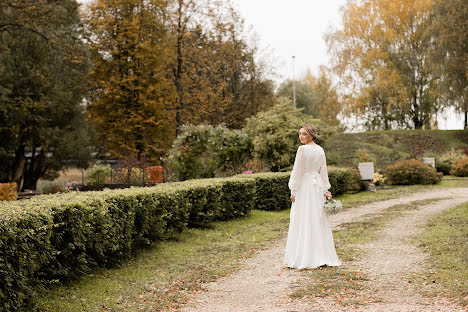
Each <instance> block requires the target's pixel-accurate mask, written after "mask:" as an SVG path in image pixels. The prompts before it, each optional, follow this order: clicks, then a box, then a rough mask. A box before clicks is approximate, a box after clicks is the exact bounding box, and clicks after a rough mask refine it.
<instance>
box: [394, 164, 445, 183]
mask: <svg viewBox="0 0 468 312" xmlns="http://www.w3.org/2000/svg"><path fill="white" fill-rule="evenodd" d="M385 176H386V177H387V181H388V184H393V185H412V184H437V183H439V182H440V181H441V180H442V173H441V172H436V170H435V169H434V168H432V167H431V166H430V165H428V164H426V163H423V162H422V161H419V160H416V159H409V160H403V161H400V162H398V163H396V164H394V165H391V166H388V167H387V169H386V171H385Z"/></svg>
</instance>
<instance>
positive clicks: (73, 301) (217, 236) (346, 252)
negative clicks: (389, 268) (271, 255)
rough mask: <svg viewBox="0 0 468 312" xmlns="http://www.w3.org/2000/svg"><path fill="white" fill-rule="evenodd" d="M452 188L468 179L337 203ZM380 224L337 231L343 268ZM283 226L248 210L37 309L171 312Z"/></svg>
mask: <svg viewBox="0 0 468 312" xmlns="http://www.w3.org/2000/svg"><path fill="white" fill-rule="evenodd" d="M455 186H459V187H468V179H467V180H457V181H445V180H444V181H443V182H442V183H441V185H440V186H407V187H395V188H390V189H385V190H381V191H379V192H377V193H367V192H366V193H358V194H349V195H344V196H341V197H337V198H338V199H340V200H341V201H342V203H343V205H344V206H345V207H352V206H356V205H360V204H363V203H368V202H371V201H376V200H385V199H388V198H395V197H399V196H401V195H402V194H408V193H412V192H417V191H421V190H424V189H427V188H438V187H455ZM350 209H351V208H350ZM394 209H396V210H401V209H409V208H408V207H406V206H405V207H403V208H402V207H400V208H398V207H397V208H394ZM389 213H390V212H389ZM395 213H396V212H395ZM388 216H389V215H387V216H386V217H388ZM386 217H385V216H376V218H377V219H375V220H372V219H368V220H366V221H365V223H359V222H361V221H359V222H356V223H353V224H348V225H343V227H342V229H345V231H343V232H342V231H337V232H336V238H335V239H336V241H337V244H338V250H341V251H340V254H339V256H340V257H344V259H345V260H346V259H347V258H346V257H355V256H358V255H357V254H356V253H353V252H351V250H352V248H351V247H349V246H351V245H352V244H354V243H356V241H355V239H357V238H358V237H364V236H365V235H362V231H367V229H368V228H372V229H373V231H375V230H376V229H378V228H379V227H380V226H382V224H384V223H382V222H385V218H386ZM379 218H380V219H379ZM288 223H289V210H284V211H280V212H266V211H259V210H254V211H252V212H251V213H250V214H249V215H248V216H246V217H244V218H242V219H237V220H232V221H228V222H217V223H214V224H212V226H211V227H209V228H205V229H188V230H186V231H184V232H183V233H182V234H181V235H180V236H179V237H178V239H177V240H174V241H163V242H157V243H154V244H153V245H152V246H151V247H150V248H148V249H145V250H142V251H139V252H138V253H137V254H136V255H135V258H134V259H133V260H130V261H127V262H125V263H122V264H121V265H120V266H119V267H117V268H112V269H99V270H96V271H95V272H93V274H90V275H88V276H85V277H83V278H82V279H81V280H79V281H73V282H70V283H69V284H66V285H60V286H57V287H55V288H53V289H49V290H48V291H47V292H46V293H44V294H43V295H42V296H41V298H39V299H38V301H37V304H38V307H39V308H40V309H42V310H45V311H67V312H68V311H70V312H74V311H77V312H78V311H80V312H81V311H140V310H156V311H165V310H166V311H170V310H173V309H175V308H176V307H177V306H179V305H180V304H182V303H183V302H184V297H185V295H186V294H187V293H189V292H200V291H201V287H202V284H203V283H205V282H209V281H213V280H216V279H217V278H219V277H221V276H224V275H227V274H229V273H231V272H233V271H235V270H237V269H238V268H239V267H240V264H241V262H242V260H243V259H245V258H247V257H251V256H252V255H253V254H254V253H255V252H256V251H257V250H260V249H262V248H266V247H268V246H270V245H271V244H272V243H273V242H274V241H276V240H278V239H280V238H282V237H284V236H285V235H286V233H287V229H288ZM340 232H341V233H340ZM369 233H370V232H369ZM369 237H372V236H371V235H369ZM319 271H324V272H325V271H326V270H319ZM319 271H318V272H319ZM324 274H325V275H324V276H320V277H318V278H320V279H324V280H330V281H333V279H334V278H336V276H337V274H338V275H340V274H341V275H342V276H347V277H349V279H350V280H351V282H349V283H351V284H352V283H353V282H354V283H356V284H355V285H356V287H362V285H361V283H360V282H359V281H360V280H361V279H363V280H364V279H365V277H364V276H362V275H360V273H359V272H346V271H343V272H342V271H339V270H338V271H336V272H331V273H329V272H325V273H324ZM329 274H331V275H329ZM339 281H342V279H339ZM332 283H333V282H332ZM349 283H348V282H347V281H346V282H344V283H343V284H342V285H343V287H345V288H346V287H349ZM343 289H344V288H343ZM305 291H307V289H306V290H305ZM306 294H307V293H304V295H306ZM297 296H300V294H299V293H298V294H297Z"/></svg>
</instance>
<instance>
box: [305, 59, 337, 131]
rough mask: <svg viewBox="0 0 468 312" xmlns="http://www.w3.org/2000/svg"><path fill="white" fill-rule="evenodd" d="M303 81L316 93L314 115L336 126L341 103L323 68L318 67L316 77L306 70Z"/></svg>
mask: <svg viewBox="0 0 468 312" xmlns="http://www.w3.org/2000/svg"><path fill="white" fill-rule="evenodd" d="M305 81H306V82H307V83H308V84H309V86H310V87H311V89H312V90H313V91H314V93H315V95H316V99H317V104H316V106H315V114H314V116H315V117H316V118H319V119H320V120H323V121H325V122H326V123H328V124H330V125H332V126H338V125H339V124H340V122H339V120H338V117H337V116H338V114H339V113H340V112H341V111H342V104H341V102H340V100H339V99H338V93H337V92H336V89H335V87H334V86H332V82H331V79H330V78H329V77H328V74H327V72H326V70H325V68H324V67H321V68H320V72H319V76H318V77H314V76H313V75H312V74H311V73H310V72H308V73H307V75H306V78H305Z"/></svg>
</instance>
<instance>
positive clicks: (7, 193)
mask: <svg viewBox="0 0 468 312" xmlns="http://www.w3.org/2000/svg"><path fill="white" fill-rule="evenodd" d="M17 189H18V186H17V184H16V183H15V182H13V183H0V200H16V199H18V193H17Z"/></svg>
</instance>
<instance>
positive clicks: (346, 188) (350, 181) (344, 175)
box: [328, 167, 363, 195]
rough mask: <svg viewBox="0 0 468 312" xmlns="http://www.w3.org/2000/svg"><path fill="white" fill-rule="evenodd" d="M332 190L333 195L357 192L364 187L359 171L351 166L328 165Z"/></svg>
mask: <svg viewBox="0 0 468 312" xmlns="http://www.w3.org/2000/svg"><path fill="white" fill-rule="evenodd" d="M328 179H329V181H330V185H331V188H330V192H331V193H332V194H333V195H340V194H344V193H356V192H359V191H361V190H362V189H363V184H362V182H361V176H360V175H359V171H358V170H357V169H355V168H351V167H345V168H341V167H328Z"/></svg>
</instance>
